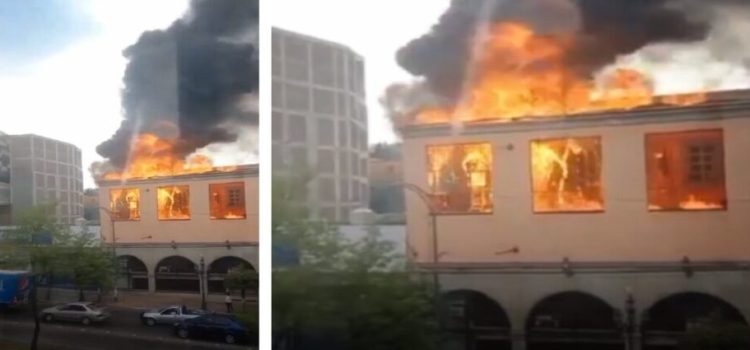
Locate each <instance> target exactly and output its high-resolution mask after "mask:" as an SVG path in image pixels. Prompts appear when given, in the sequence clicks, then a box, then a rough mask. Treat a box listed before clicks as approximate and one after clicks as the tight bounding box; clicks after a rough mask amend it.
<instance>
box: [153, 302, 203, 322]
mask: <svg viewBox="0 0 750 350" xmlns="http://www.w3.org/2000/svg"><path fill="white" fill-rule="evenodd" d="M205 313H206V312H205V311H203V310H190V309H188V308H186V307H184V306H179V305H171V306H167V307H163V308H161V309H154V310H149V311H146V312H143V313H141V321H142V322H143V324H145V325H147V326H155V325H157V324H169V325H174V324H177V323H179V322H180V321H183V320H187V319H191V318H195V317H198V316H200V315H204V314H205Z"/></svg>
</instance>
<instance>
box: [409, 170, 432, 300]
mask: <svg viewBox="0 0 750 350" xmlns="http://www.w3.org/2000/svg"><path fill="white" fill-rule="evenodd" d="M401 187H402V188H403V189H405V190H408V191H411V192H412V193H414V194H416V195H417V197H419V199H420V200H421V201H422V203H424V204H425V206H427V210H428V211H429V215H430V224H431V226H432V264H433V267H432V283H433V286H434V288H435V290H434V293H435V302H436V303H437V301H438V298H439V297H440V281H439V277H438V272H437V265H438V259H439V258H440V254H439V251H438V235H437V215H438V210H437V208H435V203H434V202H433V200H432V196H431V195H430V194H429V193H427V191H425V190H424V189H422V188H421V187H419V186H417V185H415V184H412V183H407V182H404V183H402V184H401Z"/></svg>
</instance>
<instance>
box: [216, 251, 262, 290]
mask: <svg viewBox="0 0 750 350" xmlns="http://www.w3.org/2000/svg"><path fill="white" fill-rule="evenodd" d="M239 267H244V268H247V269H250V270H252V271H255V268H254V267H253V265H252V264H250V263H249V262H248V261H247V260H245V259H242V258H239V257H236V256H223V257H220V258H217V259H215V260H214V261H212V262H211V264H209V265H208V267H207V280H208V292H209V293H217V294H218V293H224V292H225V290H226V288H225V286H224V277H226V275H227V273H229V272H230V271H232V270H233V269H236V268H239Z"/></svg>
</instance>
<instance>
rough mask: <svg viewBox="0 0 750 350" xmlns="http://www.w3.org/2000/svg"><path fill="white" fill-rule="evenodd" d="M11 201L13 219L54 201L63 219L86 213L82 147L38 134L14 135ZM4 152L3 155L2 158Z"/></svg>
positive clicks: (11, 154)
mask: <svg viewBox="0 0 750 350" xmlns="http://www.w3.org/2000/svg"><path fill="white" fill-rule="evenodd" d="M7 139H8V140H9V141H10V142H9V144H10V163H11V167H10V179H11V180H12V181H10V193H11V195H10V203H11V211H12V216H13V219H14V220H15V219H17V218H18V215H19V214H20V213H22V212H23V211H24V210H26V209H29V208H31V207H34V206H38V205H44V204H50V205H52V204H54V205H55V208H56V212H55V215H56V217H57V218H58V220H59V221H60V222H61V223H64V224H71V225H72V224H74V223H75V220H76V219H78V218H81V217H82V216H83V171H82V169H81V150H80V149H78V148H77V147H75V146H73V145H71V144H69V143H65V142H61V141H57V140H53V139H49V138H46V137H42V136H37V135H11V136H8V137H7ZM1 158H2V156H0V159H1Z"/></svg>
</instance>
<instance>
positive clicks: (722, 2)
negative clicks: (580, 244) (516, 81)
mask: <svg viewBox="0 0 750 350" xmlns="http://www.w3.org/2000/svg"><path fill="white" fill-rule="evenodd" d="M749 8H750V1H745V0H520V1H511V0H453V1H452V2H451V6H450V8H449V9H448V10H447V11H446V12H445V13H444V14H443V15H442V16H441V17H440V19H439V20H438V22H437V24H436V25H434V26H433V28H432V29H431V31H430V32H429V33H427V34H425V35H423V36H422V37H420V38H417V39H414V40H412V41H411V42H409V43H408V44H407V45H405V46H404V47H402V48H401V49H400V50H399V51H398V52H397V54H396V60H397V62H398V63H399V65H401V66H402V67H403V68H404V69H405V70H407V71H408V72H410V73H411V74H413V75H414V76H415V77H417V78H418V79H419V80H420V81H421V82H422V83H420V85H421V86H414V87H413V89H405V88H404V87H400V88H397V89H396V90H389V91H388V92H387V93H386V97H384V99H383V101H384V102H385V101H389V102H390V104H386V103H384V104H385V105H386V108H389V107H390V106H404V105H409V106H412V107H414V106H416V105H417V104H418V102H419V101H412V100H410V99H411V98H413V97H415V96H419V98H420V99H424V98H423V96H426V95H434V96H439V97H440V98H438V100H440V101H443V103H444V104H445V103H446V102H445V101H448V102H447V104H449V105H450V104H455V103H456V102H457V101H458V100H459V99H460V97H461V93H462V91H463V88H464V86H465V84H466V83H467V81H470V80H471V77H470V73H471V69H470V68H471V67H470V62H471V60H472V57H471V56H472V44H473V41H474V40H475V38H476V35H477V33H478V30H480V28H482V27H483V26H486V25H488V24H489V25H491V24H495V23H503V22H523V23H526V24H528V25H530V26H531V27H532V28H534V29H535V31H536V32H537V33H540V34H542V35H550V36H555V35H569V36H572V37H573V38H574V40H573V43H572V47H570V49H569V50H568V51H567V52H566V55H565V62H566V64H567V66H568V67H569V68H570V69H571V71H573V72H575V74H577V75H579V77H581V78H583V79H593V78H595V76H596V74H597V72H599V71H600V70H601V69H602V68H604V67H606V66H608V65H610V64H612V63H614V62H616V61H617V60H618V58H621V57H623V56H628V55H632V54H634V53H638V52H640V51H641V50H643V49H644V48H646V47H650V46H652V45H658V44H665V43H669V44H675V45H687V44H691V43H701V44H702V45H704V44H706V43H707V42H708V41H707V40H708V39H709V34H710V33H713V32H714V30H713V29H714V28H715V27H717V26H719V25H726V22H722V21H724V20H725V18H726V12H727V11H726V10H727V9H732V10H731V11H733V12H738V11H739V12H744V13H747V12H748V9H749ZM740 35H742V34H740ZM742 39H744V38H742V37H736V38H735V40H742ZM711 42H712V43H714V44H716V45H719V47H713V48H711V49H712V50H714V54H713V55H712V57H713V58H714V59H716V60H721V59H726V57H722V55H726V54H728V53H729V52H734V54H735V55H737V54H740V55H741V54H743V53H737V51H736V50H734V51H733V50H727V49H726V48H727V47H730V46H731V45H732V43H731V42H724V43H720V41H718V40H713V41H711ZM734 44H735V45H736V43H734ZM652 54H654V53H652ZM660 54H661V55H662V56H664V57H661V58H660V59H666V60H669V59H670V54H669V53H664V52H661V53H660ZM498 69H500V68H498ZM420 88H426V89H427V90H428V91H425V92H422V93H417V92H415V91H414V89H420ZM398 90H400V91H408V93H405V94H403V95H400V96H399V95H398V94H397V93H394V92H398ZM394 101H397V102H394ZM413 109H414V108H413ZM415 110H418V108H416V109H415ZM391 112H392V114H399V112H397V111H395V110H391Z"/></svg>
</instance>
